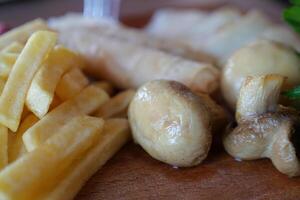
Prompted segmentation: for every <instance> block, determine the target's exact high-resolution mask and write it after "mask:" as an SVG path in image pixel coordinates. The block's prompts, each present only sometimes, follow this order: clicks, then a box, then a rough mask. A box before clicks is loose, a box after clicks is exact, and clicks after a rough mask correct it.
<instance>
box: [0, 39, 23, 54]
mask: <svg viewBox="0 0 300 200" xmlns="http://www.w3.org/2000/svg"><path fill="white" fill-rule="evenodd" d="M23 48H24V45H23V44H21V43H19V42H12V43H11V44H10V45H8V46H6V47H5V48H3V49H2V50H1V51H0V52H1V53H17V54H19V53H21V51H22V49H23Z"/></svg>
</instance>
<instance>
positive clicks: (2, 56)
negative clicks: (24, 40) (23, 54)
mask: <svg viewBox="0 0 300 200" xmlns="http://www.w3.org/2000/svg"><path fill="white" fill-rule="evenodd" d="M18 56H19V54H16V53H0V77H1V78H4V79H6V78H7V77H8V75H9V73H10V71H11V69H12V66H13V65H14V64H15V62H16V60H17V58H18Z"/></svg>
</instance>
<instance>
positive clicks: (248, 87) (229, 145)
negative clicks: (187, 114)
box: [223, 75, 300, 176]
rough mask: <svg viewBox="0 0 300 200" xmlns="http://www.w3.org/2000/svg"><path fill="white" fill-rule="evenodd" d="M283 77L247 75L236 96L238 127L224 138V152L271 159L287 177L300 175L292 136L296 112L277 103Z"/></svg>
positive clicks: (296, 134) (298, 117) (244, 157)
mask: <svg viewBox="0 0 300 200" xmlns="http://www.w3.org/2000/svg"><path fill="white" fill-rule="evenodd" d="M283 82H284V77H283V76H279V75H266V76H257V77H247V79H246V80H245V82H244V84H243V86H242V88H241V91H240V96H239V99H238V104H237V111H236V120H237V123H238V125H237V127H235V128H234V129H233V130H232V131H229V132H228V133H227V134H226V135H225V136H224V138H223V144H224V147H225V149H226V151H227V152H228V153H229V154H230V155H232V156H233V157H235V158H237V159H241V160H253V159H259V158H270V159H271V160H272V162H273V164H274V166H275V167H276V168H277V169H278V170H279V171H280V172H282V173H284V174H287V175H288V176H298V175H300V163H299V159H298V158H297V156H299V155H298V153H299V151H298V153H297V150H299V147H298V146H297V144H296V143H295V140H297V139H295V138H298V139H300V137H299V136H300V135H299V132H297V131H296V129H297V126H298V124H299V122H300V115H299V113H298V112H297V111H296V110H294V109H292V108H287V107H283V106H280V105H278V104H277V101H278V98H279V95H280V91H281V86H282V84H283Z"/></svg>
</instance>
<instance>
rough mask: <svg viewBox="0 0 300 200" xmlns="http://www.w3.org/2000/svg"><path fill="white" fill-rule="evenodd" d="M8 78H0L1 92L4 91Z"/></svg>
mask: <svg viewBox="0 0 300 200" xmlns="http://www.w3.org/2000/svg"><path fill="white" fill-rule="evenodd" d="M5 83H6V80H5V79H3V78H0V94H1V93H2V91H3V89H4V86H5Z"/></svg>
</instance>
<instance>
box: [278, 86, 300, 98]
mask: <svg viewBox="0 0 300 200" xmlns="http://www.w3.org/2000/svg"><path fill="white" fill-rule="evenodd" d="M282 95H284V96H286V97H288V98H290V99H299V98H300V86H297V87H295V88H294V89H291V90H288V91H286V92H282Z"/></svg>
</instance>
